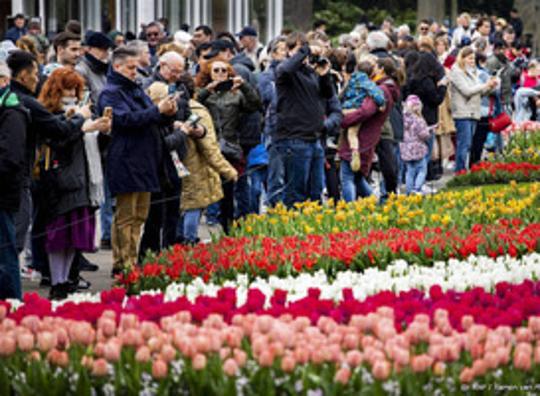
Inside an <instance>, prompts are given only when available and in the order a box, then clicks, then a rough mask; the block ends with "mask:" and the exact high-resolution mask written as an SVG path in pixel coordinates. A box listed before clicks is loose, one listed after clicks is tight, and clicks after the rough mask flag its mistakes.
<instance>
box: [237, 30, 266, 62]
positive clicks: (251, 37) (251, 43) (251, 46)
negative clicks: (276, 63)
mask: <svg viewBox="0 0 540 396" xmlns="http://www.w3.org/2000/svg"><path fill="white" fill-rule="evenodd" d="M237 36H238V38H239V40H240V44H241V46H242V52H243V53H245V54H246V55H247V57H248V58H249V59H251V61H252V62H253V64H254V65H255V68H256V69H257V70H258V69H259V53H260V52H261V49H262V46H261V44H260V43H259V40H258V39H257V31H256V30H255V29H253V28H252V27H251V26H246V27H244V28H243V29H242V30H241V31H240V32H239V33H238V34H237Z"/></svg>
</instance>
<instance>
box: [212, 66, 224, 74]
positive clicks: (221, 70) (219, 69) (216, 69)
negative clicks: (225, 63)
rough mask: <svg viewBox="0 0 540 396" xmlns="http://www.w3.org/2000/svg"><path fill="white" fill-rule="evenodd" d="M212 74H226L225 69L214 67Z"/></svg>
mask: <svg viewBox="0 0 540 396" xmlns="http://www.w3.org/2000/svg"><path fill="white" fill-rule="evenodd" d="M212 71H213V72H214V73H227V69H226V68H224V67H216V68H215V69H212Z"/></svg>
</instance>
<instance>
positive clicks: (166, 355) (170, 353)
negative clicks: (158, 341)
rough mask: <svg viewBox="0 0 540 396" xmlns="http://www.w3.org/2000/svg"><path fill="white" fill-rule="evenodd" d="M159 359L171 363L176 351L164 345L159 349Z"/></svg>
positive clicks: (170, 346) (168, 345)
mask: <svg viewBox="0 0 540 396" xmlns="http://www.w3.org/2000/svg"><path fill="white" fill-rule="evenodd" d="M161 358H162V359H163V360H164V361H165V362H167V363H168V362H171V361H173V360H174V359H175V358H176V349H174V347H173V346H172V345H170V344H165V345H163V347H162V348H161Z"/></svg>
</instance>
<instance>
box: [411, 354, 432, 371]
mask: <svg viewBox="0 0 540 396" xmlns="http://www.w3.org/2000/svg"><path fill="white" fill-rule="evenodd" d="M432 364H433V358H432V357H431V356H428V355H426V354H422V355H418V356H414V357H413V358H412V360H411V368H412V370H413V371H414V372H415V373H422V372H424V371H426V370H428V369H429V368H430V367H431V365H432Z"/></svg>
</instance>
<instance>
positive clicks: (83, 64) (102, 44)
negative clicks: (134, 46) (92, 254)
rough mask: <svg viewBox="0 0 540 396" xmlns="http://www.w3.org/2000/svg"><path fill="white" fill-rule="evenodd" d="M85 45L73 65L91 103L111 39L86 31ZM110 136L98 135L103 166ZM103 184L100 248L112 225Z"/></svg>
mask: <svg viewBox="0 0 540 396" xmlns="http://www.w3.org/2000/svg"><path fill="white" fill-rule="evenodd" d="M85 45H86V46H87V47H88V50H87V51H86V53H85V54H84V56H83V57H82V59H81V60H80V62H79V63H78V64H77V66H75V70H76V71H77V72H78V73H79V74H80V75H81V76H83V78H84V80H85V81H86V87H87V88H88V90H89V91H90V100H91V101H92V103H93V104H97V102H98V99H99V95H100V94H101V91H103V88H104V87H105V85H106V84H107V72H108V70H109V50H110V48H111V47H112V46H113V41H112V40H111V39H110V38H109V37H108V36H106V35H105V34H103V33H101V32H93V31H88V33H86V39H85ZM110 139H111V137H110V136H108V135H100V137H99V142H100V149H101V152H102V166H103V167H105V160H104V159H105V157H106V152H107V146H108V144H109V141H110ZM104 186H105V202H104V203H103V205H102V206H101V208H100V221H101V248H102V249H110V248H111V226H112V217H113V210H112V197H111V194H110V192H109V189H108V185H107V183H104Z"/></svg>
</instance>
